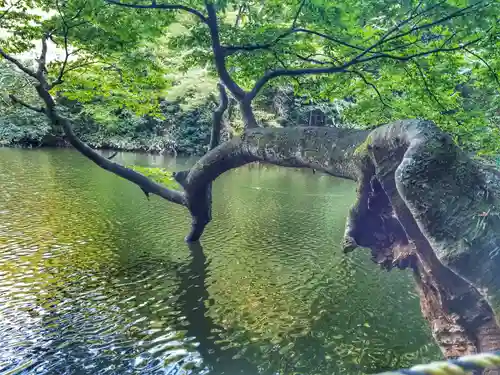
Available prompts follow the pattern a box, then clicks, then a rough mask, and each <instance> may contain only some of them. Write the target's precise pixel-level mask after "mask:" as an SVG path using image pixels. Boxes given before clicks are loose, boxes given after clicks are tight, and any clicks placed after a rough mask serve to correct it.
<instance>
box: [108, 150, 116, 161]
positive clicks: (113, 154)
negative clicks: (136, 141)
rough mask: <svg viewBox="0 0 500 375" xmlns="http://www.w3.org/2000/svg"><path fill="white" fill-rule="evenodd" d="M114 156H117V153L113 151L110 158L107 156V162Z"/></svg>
mask: <svg viewBox="0 0 500 375" xmlns="http://www.w3.org/2000/svg"><path fill="white" fill-rule="evenodd" d="M116 155H118V151H115V152H113V153H112V154H111V155H110V156H108V160H111V159H113V158H114V157H115V156H116Z"/></svg>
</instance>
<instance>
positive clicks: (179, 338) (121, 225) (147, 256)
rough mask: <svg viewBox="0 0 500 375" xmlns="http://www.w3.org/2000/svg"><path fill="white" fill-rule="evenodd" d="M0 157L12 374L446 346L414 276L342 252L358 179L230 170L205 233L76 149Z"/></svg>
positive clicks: (312, 368) (379, 354)
mask: <svg viewBox="0 0 500 375" xmlns="http://www.w3.org/2000/svg"><path fill="white" fill-rule="evenodd" d="M0 160H1V162H0V176H2V179H1V180H0V191H2V192H3V194H2V195H0V336H1V337H2V347H1V348H0V374H2V375H4V374H51V375H52V374H64V375H66V374H75V375H76V374H97V375H104V374H113V375H115V374H116V375H118V374H120V375H122V374H148V375H149V374H169V375H173V374H177V375H180V374H185V375H187V374H193V375H194V374H212V375H219V374H220V375H222V374H230V375H236V374H245V375H256V374H268V375H275V374H292V373H300V374H303V375H307V374H311V375H313V374H315V375H316V374H331V373H337V372H341V371H342V372H344V373H347V374H348V373H359V371H361V370H362V371H364V372H373V371H375V370H380V369H385V368H389V367H390V366H391V364H394V363H395V362H396V361H399V364H403V363H404V361H407V362H408V363H410V362H412V363H414V362H420V361H421V360H422V356H428V357H429V358H435V357H436V355H437V354H436V353H437V352H436V350H435V348H434V347H433V346H432V345H430V344H429V342H430V336H429V333H428V331H427V328H426V326H425V323H424V322H423V320H422V318H421V316H420V312H419V308H418V298H416V296H415V294H414V293H413V288H412V284H411V280H410V278H409V277H408V275H405V274H402V273H392V274H390V275H387V274H384V273H380V272H379V271H378V270H377V269H376V268H375V267H373V266H372V265H371V264H370V263H369V262H368V261H367V259H366V258H367V257H366V254H358V255H355V256H353V257H344V256H343V255H342V254H341V252H340V249H339V247H338V243H339V242H340V238H341V236H342V232H343V227H344V222H345V215H346V213H347V210H348V209H349V206H350V204H351V202H352V200H353V198H354V189H353V186H352V184H351V183H349V182H345V181H339V180H334V179H331V178H328V177H326V176H321V175H312V174H311V173H308V172H307V171H305V172H304V171H302V172H298V171H293V170H290V169H288V170H285V169H277V168H266V167H256V166H250V167H248V168H241V169H238V170H235V171H232V172H230V173H227V174H225V175H223V176H222V177H221V178H220V179H219V180H217V182H216V183H215V184H214V210H213V214H214V221H213V222H212V223H211V224H210V225H209V227H208V228H207V231H206V234H205V235H204V237H203V248H202V247H201V245H199V244H198V245H196V244H194V245H191V246H187V245H186V244H185V243H184V242H183V237H184V235H185V233H186V231H187V229H188V228H189V225H190V223H189V218H188V217H187V213H186V212H185V210H184V209H183V208H182V207H177V206H174V205H171V204H169V203H167V202H164V201H161V200H159V199H156V198H152V199H151V201H148V200H146V199H145V198H144V195H143V194H142V193H141V192H140V191H139V190H138V189H137V188H136V187H135V186H133V185H132V184H129V183H127V182H126V181H123V180H121V179H119V178H117V177H116V176H113V175H110V174H108V173H106V172H105V171H102V170H100V169H99V168H97V167H95V166H93V165H92V164H91V163H90V162H88V161H87V160H85V159H84V158H82V157H81V156H80V155H78V154H76V153H74V152H72V151H70V150H52V151H46V150H44V151H22V150H5V149H0ZM137 160H140V157H138V156H137ZM143 162H144V163H145V164H147V160H145V161H143ZM169 163H170V162H169ZM177 167H178V168H179V169H182V168H183V166H182V165H181V164H178V165H177ZM388 306H391V308H390V309H388V308H387V307H388ZM382 317H383V318H382Z"/></svg>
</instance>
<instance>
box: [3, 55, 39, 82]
mask: <svg viewBox="0 0 500 375" xmlns="http://www.w3.org/2000/svg"><path fill="white" fill-rule="evenodd" d="M0 56H2V57H3V58H4V59H5V60H7V61H9V62H11V63H12V64H14V65H15V66H17V67H18V68H19V69H21V70H22V71H23V72H24V73H25V74H27V75H29V76H30V77H33V78H35V79H37V76H36V73H35V72H34V71H33V70H31V69H29V68H27V67H26V66H24V65H23V63H21V62H20V61H19V60H17V59H16V58H14V57H12V56H11V55H9V54H8V53H7V52H5V51H4V50H3V49H1V48H0Z"/></svg>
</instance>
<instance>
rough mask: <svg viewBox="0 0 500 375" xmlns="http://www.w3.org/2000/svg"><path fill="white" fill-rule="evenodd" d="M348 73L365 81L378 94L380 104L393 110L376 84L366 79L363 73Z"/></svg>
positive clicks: (353, 71) (351, 71) (354, 71)
mask: <svg viewBox="0 0 500 375" xmlns="http://www.w3.org/2000/svg"><path fill="white" fill-rule="evenodd" d="M347 72H349V73H351V74H355V75H357V76H358V77H359V78H361V79H362V80H363V82H364V83H365V85H367V86H370V87H371V88H372V89H373V90H374V91H375V93H376V94H377V96H378V98H379V99H380V102H381V103H382V105H383V106H384V107H387V108H391V106H390V105H389V104H387V103H386V102H385V101H384V98H383V97H382V94H381V93H380V91H379V90H378V88H377V86H375V84H374V83H372V82H370V81H368V79H366V77H365V76H364V74H363V73H361V72H359V71H357V70H348V71H347Z"/></svg>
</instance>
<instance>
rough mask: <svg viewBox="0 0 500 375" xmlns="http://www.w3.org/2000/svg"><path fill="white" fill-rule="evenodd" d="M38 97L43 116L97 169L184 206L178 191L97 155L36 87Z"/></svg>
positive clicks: (48, 95)
mask: <svg viewBox="0 0 500 375" xmlns="http://www.w3.org/2000/svg"><path fill="white" fill-rule="evenodd" d="M36 90H37V92H38V95H39V96H40V98H41V99H42V100H43V101H44V102H45V105H46V110H45V114H46V115H47V117H48V118H49V120H50V121H51V122H52V123H53V124H57V125H60V126H61V127H62V128H63V130H64V134H65V135H66V137H67V138H68V140H69V142H70V143H71V145H72V146H73V147H74V148H75V149H76V150H77V151H78V152H80V153H81V154H82V155H84V156H86V157H87V158H88V159H90V160H91V161H92V162H94V163H95V164H97V165H98V166H99V167H101V168H103V169H105V170H107V171H109V172H112V173H114V174H116V175H117V176H119V177H122V178H124V179H125V180H128V181H130V182H132V183H134V184H136V185H137V186H139V187H140V188H141V189H142V190H143V191H144V192H145V193H147V194H155V195H158V196H160V197H162V198H164V199H166V200H168V201H170V202H173V203H177V204H180V205H185V198H184V194H183V193H182V192H180V191H176V190H170V189H168V188H166V187H164V186H162V185H160V184H157V183H156V182H154V181H152V180H150V179H149V178H147V177H146V176H144V175H143V174H141V173H139V172H136V171H134V170H132V169H129V168H126V167H124V166H122V165H120V164H118V163H115V162H113V161H111V160H109V159H108V158H106V157H104V156H102V155H100V154H98V153H97V152H96V151H94V150H93V149H92V148H91V147H90V146H88V145H87V144H85V143H84V142H83V141H82V140H80V138H78V136H77V135H76V134H75V132H74V131H73V126H72V125H71V122H70V120H69V119H67V118H66V117H64V116H61V115H60V114H59V113H58V112H57V110H56V104H55V102H54V100H53V98H52V96H51V95H50V93H49V92H48V91H47V90H46V89H45V88H44V87H43V85H38V86H37V87H36Z"/></svg>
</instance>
